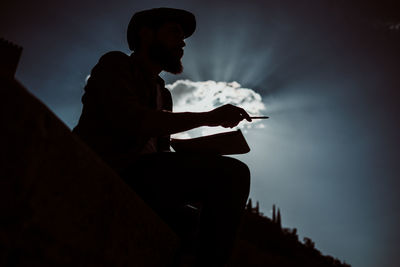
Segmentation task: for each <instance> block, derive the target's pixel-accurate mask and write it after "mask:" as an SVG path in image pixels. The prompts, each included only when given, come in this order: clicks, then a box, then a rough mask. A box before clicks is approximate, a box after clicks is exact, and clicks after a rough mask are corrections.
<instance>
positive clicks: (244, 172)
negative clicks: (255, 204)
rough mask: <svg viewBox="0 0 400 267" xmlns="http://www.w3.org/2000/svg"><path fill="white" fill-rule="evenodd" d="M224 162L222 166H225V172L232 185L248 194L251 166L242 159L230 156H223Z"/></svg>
mask: <svg viewBox="0 0 400 267" xmlns="http://www.w3.org/2000/svg"><path fill="white" fill-rule="evenodd" d="M222 159H223V160H222V161H223V162H224V163H223V164H222V165H223V166H222V167H223V168H224V173H226V174H225V175H226V176H227V177H226V178H227V179H228V181H230V183H232V186H233V187H234V188H235V189H237V190H240V191H242V192H243V193H245V194H247V195H248V193H249V190H250V170H249V167H248V166H247V165H246V164H245V163H243V162H242V161H240V160H237V159H235V158H230V157H222Z"/></svg>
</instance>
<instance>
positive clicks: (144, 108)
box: [73, 52, 172, 172]
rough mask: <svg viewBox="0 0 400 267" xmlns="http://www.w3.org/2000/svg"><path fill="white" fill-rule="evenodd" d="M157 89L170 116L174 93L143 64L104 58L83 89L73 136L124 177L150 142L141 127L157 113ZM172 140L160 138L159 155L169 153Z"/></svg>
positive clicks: (115, 54) (114, 56) (117, 57)
mask: <svg viewBox="0 0 400 267" xmlns="http://www.w3.org/2000/svg"><path fill="white" fill-rule="evenodd" d="M157 84H158V85H159V86H160V88H161V96H162V109H163V110H168V111H172V98H171V93H170V92H169V91H168V89H166V88H165V84H164V81H163V80H162V79H161V78H160V77H159V76H156V77H152V76H151V75H150V73H149V72H148V71H146V67H145V64H141V62H139V61H138V60H136V59H135V58H134V57H133V56H128V55H126V54H124V53H122V52H109V53H107V54H105V55H103V56H102V57H101V58H100V60H99V62H98V63H97V65H96V66H95V67H94V68H93V69H92V72H91V75H90V78H89V79H88V81H87V84H86V86H85V93H84V95H83V97H82V103H83V110H82V114H81V117H80V119H79V123H78V125H77V126H76V127H75V128H74V129H73V132H74V133H76V134H77V135H78V136H79V137H80V138H81V139H82V140H83V141H84V142H86V143H87V144H88V145H89V146H90V147H91V148H92V149H93V150H94V151H95V152H96V153H97V154H98V155H99V156H100V157H102V158H103V159H104V160H105V161H106V162H107V163H108V164H109V165H110V166H111V167H113V168H114V169H115V170H116V171H118V172H119V171H122V170H123V169H124V168H126V167H127V166H129V165H130V164H131V163H132V162H134V160H135V159H137V157H138V156H139V153H140V151H141V150H142V149H143V147H144V146H145V145H146V143H147V142H148V141H149V139H150V137H151V136H148V135H147V134H145V133H144V132H145V131H144V129H143V127H141V124H142V122H143V121H144V120H145V119H146V114H148V113H149V112H152V111H154V110H155V109H156V108H157V103H156V101H157V95H156V94H157ZM169 140H170V137H169V136H158V137H157V150H158V151H165V150H169V144H170V143H169Z"/></svg>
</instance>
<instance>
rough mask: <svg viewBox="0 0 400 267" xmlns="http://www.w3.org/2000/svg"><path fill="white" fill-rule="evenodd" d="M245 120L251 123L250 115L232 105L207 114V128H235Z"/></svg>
mask: <svg viewBox="0 0 400 267" xmlns="http://www.w3.org/2000/svg"><path fill="white" fill-rule="evenodd" d="M244 119H246V120H247V121H251V118H250V115H249V114H247V112H246V111H245V110H244V109H242V108H240V107H236V106H234V105H231V104H226V105H223V106H221V107H218V108H216V109H213V110H211V111H209V112H207V126H222V127H225V128H228V127H230V128H233V127H235V126H236V125H238V124H239V122H241V121H242V120H244Z"/></svg>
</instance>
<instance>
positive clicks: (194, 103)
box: [166, 80, 266, 138]
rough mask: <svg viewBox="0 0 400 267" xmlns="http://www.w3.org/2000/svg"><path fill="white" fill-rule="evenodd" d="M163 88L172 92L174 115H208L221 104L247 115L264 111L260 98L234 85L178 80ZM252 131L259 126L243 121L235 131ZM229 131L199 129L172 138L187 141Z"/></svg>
mask: <svg viewBox="0 0 400 267" xmlns="http://www.w3.org/2000/svg"><path fill="white" fill-rule="evenodd" d="M166 87H167V88H168V89H170V90H171V91H172V98H173V102H174V112H185V111H191V112H202V111H210V110H212V109H214V108H216V107H219V106H221V105H224V104H232V105H235V106H239V107H242V108H244V109H245V110H246V111H247V112H248V113H249V114H250V115H262V114H263V112H264V111H265V109H266V107H265V104H264V103H263V101H262V98H261V95H260V94H258V93H256V92H255V91H254V90H252V89H249V88H242V87H241V85H240V84H239V83H238V82H229V83H228V82H216V81H211V80H210V81H200V82H194V81H190V80H178V81H176V82H174V83H173V84H168V85H166ZM252 127H257V128H262V127H263V124H262V123H261V122H257V121H254V122H252V123H249V122H245V121H243V122H241V123H240V124H239V125H238V127H237V128H241V129H244V130H246V129H249V128H252ZM229 130H230V129H226V128H222V127H200V128H198V129H194V130H191V131H188V132H185V133H180V134H177V135H175V136H174V137H175V138H178V137H179V138H185V137H186V138H188V137H195V136H201V135H206V134H212V133H217V132H225V131H229Z"/></svg>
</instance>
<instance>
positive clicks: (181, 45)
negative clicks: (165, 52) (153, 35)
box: [179, 40, 186, 48]
mask: <svg viewBox="0 0 400 267" xmlns="http://www.w3.org/2000/svg"><path fill="white" fill-rule="evenodd" d="M179 46H180V47H182V48H183V47H185V46H186V43H185V41H184V40H182V41H181V42H180V43H179Z"/></svg>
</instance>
